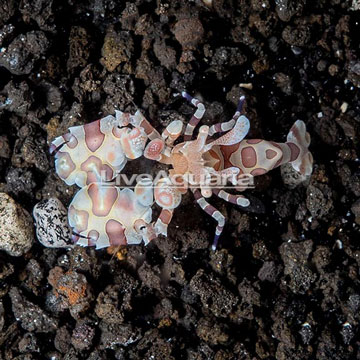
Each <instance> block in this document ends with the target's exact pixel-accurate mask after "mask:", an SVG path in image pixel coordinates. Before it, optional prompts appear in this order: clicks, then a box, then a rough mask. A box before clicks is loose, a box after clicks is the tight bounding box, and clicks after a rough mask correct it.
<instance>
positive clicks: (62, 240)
mask: <svg viewBox="0 0 360 360" xmlns="http://www.w3.org/2000/svg"><path fill="white" fill-rule="evenodd" d="M33 216H34V219H35V225H36V236H37V238H38V240H39V241H40V242H41V244H43V245H44V246H46V247H52V248H61V247H69V246H72V245H73V244H72V241H71V229H70V226H69V224H68V221H67V210H66V208H65V206H64V205H63V204H62V203H61V201H60V200H59V199H58V198H50V199H48V200H44V201H41V202H39V203H37V204H36V205H35V207H34V210H33Z"/></svg>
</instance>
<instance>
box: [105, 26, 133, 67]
mask: <svg viewBox="0 0 360 360" xmlns="http://www.w3.org/2000/svg"><path fill="white" fill-rule="evenodd" d="M133 48H134V43H133V39H132V37H131V35H130V34H129V32H127V31H122V32H120V33H117V32H116V31H115V30H114V28H113V27H112V26H111V27H110V28H109V29H108V31H107V33H106V36H105V39H104V45H103V47H102V50H101V54H102V56H103V57H102V58H101V60H100V62H101V63H102V65H104V66H105V68H106V69H107V70H108V71H114V70H115V69H116V67H117V66H118V65H120V64H121V63H123V62H127V61H129V59H130V58H131V53H132V51H133Z"/></svg>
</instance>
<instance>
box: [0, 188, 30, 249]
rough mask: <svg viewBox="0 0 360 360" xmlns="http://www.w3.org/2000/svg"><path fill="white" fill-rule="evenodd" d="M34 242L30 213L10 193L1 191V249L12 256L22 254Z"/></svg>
mask: <svg viewBox="0 0 360 360" xmlns="http://www.w3.org/2000/svg"><path fill="white" fill-rule="evenodd" d="M33 242H34V230H33V223H32V219H31V216H30V214H29V213H28V212H27V211H26V210H24V209H23V208H22V207H21V206H20V205H19V204H17V203H16V202H15V201H14V200H13V199H12V198H11V197H10V196H9V195H8V194H6V193H0V250H4V251H6V252H7V253H8V254H9V255H12V256H21V255H23V254H25V253H26V252H27V251H29V250H30V248H31V246H32V244H33Z"/></svg>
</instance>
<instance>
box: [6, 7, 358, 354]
mask: <svg viewBox="0 0 360 360" xmlns="http://www.w3.org/2000/svg"><path fill="white" fill-rule="evenodd" d="M356 6H358V7H359V5H357V4H356V1H355V0H354V1H353V2H352V1H341V0H328V1H325V0H320V1H310V0H308V1H306V0H299V1H292V0H277V1H269V0H262V1H245V0H238V1H236V0H233V1H221V0H213V1H212V6H211V7H209V6H206V5H205V4H204V3H203V2H202V1H200V0H196V1H177V0H174V1H160V0H159V1H145V0H138V1H134V2H125V1H112V0H88V1H75V0H74V1H72V0H68V1H56V0H54V1H52V0H35V1H31V0H22V1H16V0H2V1H1V3H0V49H1V50H0V51H1V52H0V89H1V90H0V135H1V142H0V143H1V145H2V146H0V191H2V192H6V193H8V194H9V195H11V196H12V197H13V198H14V199H15V200H16V201H17V202H18V204H19V205H21V206H22V207H23V208H25V209H27V210H28V211H29V212H31V211H32V208H33V206H34V205H35V204H36V203H37V202H38V201H40V200H43V199H46V198H49V197H51V196H57V197H59V198H60V199H61V200H62V201H63V203H64V204H65V205H68V204H69V202H70V201H71V198H72V196H73V195H74V193H75V192H76V190H77V189H76V188H75V187H73V188H68V187H66V186H65V184H64V183H63V182H62V181H61V180H60V179H59V178H58V177H57V176H56V174H55V171H54V166H53V159H52V158H51V157H50V156H49V155H48V142H49V141H51V140H52V139H53V138H54V137H55V136H58V135H61V134H64V133H65V132H66V130H67V128H68V127H69V126H73V125H79V124H83V123H87V122H90V121H93V120H95V119H97V118H99V117H101V116H102V115H107V114H113V113H114V109H115V108H116V109H120V110H123V111H135V106H134V104H136V105H137V106H138V107H139V108H140V109H142V111H143V113H144V114H145V115H146V117H147V118H148V119H149V120H150V121H151V123H152V124H153V125H154V126H155V127H156V128H157V129H158V130H159V131H161V130H162V129H163V128H164V127H165V126H166V125H167V124H168V123H169V122H170V121H171V120H173V119H179V118H180V119H182V120H184V121H187V120H189V119H190V117H191V114H192V113H193V112H194V108H193V107H191V106H190V105H189V104H187V103H186V102H185V101H184V100H183V99H181V98H178V97H174V94H175V93H177V92H179V91H181V90H184V89H186V90H187V91H188V92H190V93H191V94H193V95H196V96H198V97H199V98H201V99H202V100H203V102H204V104H205V106H206V108H207V113H206V116H205V118H204V120H203V123H205V124H208V125H210V124H212V123H215V122H219V121H225V120H228V119H229V118H230V117H231V116H232V114H233V113H234V110H235V106H236V103H237V99H238V98H239V96H240V95H241V94H244V95H246V105H245V112H246V114H247V116H248V117H249V119H250V120H251V132H250V134H249V137H262V138H265V139H269V140H274V141H284V140H285V138H286V134H287V132H288V131H289V129H290V127H291V125H292V123H293V122H294V121H295V120H297V119H302V120H304V121H305V123H306V124H307V127H308V131H309V132H310V134H311V138H312V143H311V146H310V148H311V152H312V154H313V156H314V161H315V166H314V172H313V175H312V178H311V180H310V184H309V185H308V186H302V185H300V186H298V187H297V188H296V189H289V188H288V187H287V186H286V185H285V184H284V183H283V181H282V178H281V175H280V170H279V169H277V170H274V171H272V172H271V173H269V174H267V175H265V176H262V177H260V178H259V179H258V183H257V187H256V189H255V190H252V191H249V192H247V193H246V196H248V195H249V198H250V199H251V201H252V204H253V206H251V207H250V209H249V210H248V211H244V210H242V209H239V208H237V207H236V206H233V205H230V204H226V203H224V202H222V201H220V200H218V199H212V200H211V202H212V203H213V204H214V205H215V206H217V208H218V209H219V210H220V211H221V212H222V213H223V214H224V215H226V218H227V219H228V221H227V225H226V228H225V231H224V233H223V236H222V238H221V240H220V246H219V250H218V251H216V252H211V251H210V249H209V245H210V244H211V241H212V237H213V233H214V231H215V223H214V221H213V220H212V219H211V218H209V217H208V216H207V215H206V214H205V213H203V212H202V211H201V209H200V208H199V207H197V205H196V204H195V203H194V199H193V197H192V196H191V195H190V194H187V195H186V196H184V198H183V202H182V204H181V206H180V207H179V208H178V209H177V210H176V212H175V216H174V219H173V222H172V223H171V225H170V227H169V231H168V233H169V235H168V238H167V239H165V238H161V239H157V240H155V241H154V242H153V243H152V244H150V245H149V246H148V247H147V248H145V247H143V246H133V247H128V248H126V249H122V250H121V252H120V253H117V254H115V256H113V257H112V254H111V253H110V254H109V253H108V252H107V251H106V250H101V251H95V250H93V249H90V248H86V249H83V248H79V247H76V248H74V249H72V250H69V251H66V250H64V249H58V250H57V249H46V248H44V247H42V246H41V245H40V244H39V243H37V242H36V243H35V244H34V245H33V247H32V248H31V250H30V251H29V252H27V253H26V254H24V255H23V256H22V257H18V258H15V257H11V256H9V255H7V254H6V253H5V252H2V253H1V254H0V329H1V333H0V359H2V358H3V359H49V358H52V359H216V360H220V359H244V360H245V359H246V360H247V359H297V360H298V359H360V347H359V345H360V341H359V311H360V288H359V265H360V246H359V223H360V201H359V197H360V172H359V159H358V156H359V155H358V150H359V122H360V115H359V110H360V106H359V86H360V60H359V41H360V36H359V34H360V12H359V11H354V10H355V8H356ZM5 52H6V54H7V55H8V56H7V57H4V56H3V54H4V53H5ZM240 83H247V84H249V83H250V84H252V89H251V90H250V89H246V88H240V87H239V84H240ZM9 99H10V100H11V101H9ZM144 167H147V168H148V169H149V170H151V169H152V168H153V167H154V164H153V163H151V162H146V161H144V160H138V161H137V162H133V163H132V164H130V166H129V167H128V171H132V170H133V171H136V169H137V168H141V169H143V168H144ZM129 169H130V170H129ZM0 215H1V214H0ZM59 277H63V280H64V282H65V284H66V286H65V287H64V288H62V289H60V288H58V287H57V286H56V284H57V282H56V281H55V280H54V279H56V278H59ZM52 285H54V287H52ZM16 318H18V320H19V321H17V319H16Z"/></svg>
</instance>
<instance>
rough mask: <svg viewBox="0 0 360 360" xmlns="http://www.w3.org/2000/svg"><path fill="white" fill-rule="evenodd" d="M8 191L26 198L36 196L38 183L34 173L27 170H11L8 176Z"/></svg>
mask: <svg viewBox="0 0 360 360" xmlns="http://www.w3.org/2000/svg"><path fill="white" fill-rule="evenodd" d="M6 184H7V191H8V192H9V193H12V194H14V195H15V196H16V197H18V196H19V195H20V196H22V197H24V196H27V197H32V196H34V192H33V190H34V189H35V187H36V182H35V179H34V175H33V173H32V172H31V171H30V170H28V169H26V168H13V167H12V168H10V170H9V172H8V173H7V175H6Z"/></svg>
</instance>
